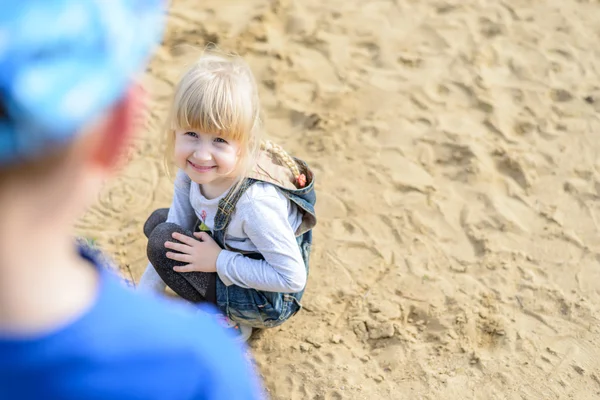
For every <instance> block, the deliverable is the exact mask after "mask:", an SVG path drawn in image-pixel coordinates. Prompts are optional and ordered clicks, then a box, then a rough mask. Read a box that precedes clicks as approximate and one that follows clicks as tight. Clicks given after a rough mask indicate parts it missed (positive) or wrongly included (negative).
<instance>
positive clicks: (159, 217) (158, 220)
mask: <svg viewBox="0 0 600 400" xmlns="http://www.w3.org/2000/svg"><path fill="white" fill-rule="evenodd" d="M168 215H169V209H168V208H159V209H157V210H154V212H153V213H152V214H150V216H149V217H148V219H147V220H146V223H145V224H144V235H146V237H147V238H149V237H150V234H151V233H152V231H153V230H154V228H156V227H157V226H158V225H159V224H162V223H163V222H167V217H168Z"/></svg>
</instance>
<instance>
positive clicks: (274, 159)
mask: <svg viewBox="0 0 600 400" xmlns="http://www.w3.org/2000/svg"><path fill="white" fill-rule="evenodd" d="M168 122H169V125H168V126H169V130H168V146H167V148H168V150H167V155H168V157H170V156H172V157H173V160H174V164H175V165H176V166H177V168H178V171H177V174H176V178H175V190H174V195H173V202H172V204H171V207H170V208H169V209H159V210H156V211H155V212H154V213H153V214H152V215H151V216H150V218H149V219H148V221H147V222H146V224H145V226H144V233H145V235H146V236H147V237H148V249H147V253H148V259H149V261H150V264H149V265H148V267H147V269H146V271H145V272H144V274H143V276H142V278H141V280H140V287H141V288H146V289H151V290H156V291H164V289H165V284H166V285H168V286H169V287H170V288H171V289H172V290H173V291H174V292H175V293H177V294H178V295H179V296H180V297H182V298H184V299H186V300H188V301H190V302H194V303H200V302H211V303H213V304H215V305H216V306H217V308H218V309H219V310H220V312H221V313H222V314H223V315H222V321H223V322H224V323H225V324H226V326H228V327H230V328H232V329H231V330H232V332H235V333H236V334H237V335H238V338H239V339H240V340H247V339H248V338H249V337H250V335H251V334H252V327H255V328H265V327H274V326H277V325H280V324H281V323H283V322H284V321H286V320H287V319H288V318H290V317H291V316H293V315H294V314H295V313H297V312H298V311H299V309H300V308H301V305H300V299H301V297H302V294H303V292H304V288H305V285H306V279H307V275H308V259H309V253H310V247H311V242H312V228H313V227H314V225H315V224H316V218H315V212H314V204H315V192H314V189H313V185H314V183H313V174H312V172H311V171H310V170H309V168H308V166H307V165H306V164H305V163H304V162H302V161H300V160H298V159H296V158H292V157H290V156H289V155H288V154H287V153H286V152H285V151H284V150H283V149H282V148H281V147H279V146H277V145H275V144H273V143H271V142H261V139H260V134H261V127H260V120H259V104H258V92H257V87H256V83H255V80H254V77H253V75H252V72H251V71H250V68H249V67H248V66H247V65H246V64H245V62H244V61H242V60H241V59H240V58H239V57H230V56H224V55H220V54H216V53H212V52H206V53H204V54H203V55H202V56H201V57H200V58H199V59H198V60H197V61H196V62H195V63H194V64H193V65H192V66H191V67H190V68H189V70H188V71H187V72H186V73H185V74H184V75H183V78H182V79H181V81H180V82H179V84H178V85H177V87H176V89H175V95H174V98H173V103H172V106H171V109H170V114H169V121H168Z"/></svg>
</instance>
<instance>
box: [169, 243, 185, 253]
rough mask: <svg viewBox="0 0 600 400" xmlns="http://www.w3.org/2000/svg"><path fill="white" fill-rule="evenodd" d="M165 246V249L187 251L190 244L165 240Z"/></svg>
mask: <svg viewBox="0 0 600 400" xmlns="http://www.w3.org/2000/svg"><path fill="white" fill-rule="evenodd" d="M165 247H166V248H167V249H172V250H176V251H178V252H180V253H186V254H187V253H189V250H190V246H188V245H186V244H181V243H174V242H165Z"/></svg>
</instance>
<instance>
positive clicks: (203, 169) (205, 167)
mask: <svg viewBox="0 0 600 400" xmlns="http://www.w3.org/2000/svg"><path fill="white" fill-rule="evenodd" d="M188 163H189V164H190V166H191V167H192V168H193V169H194V170H196V171H198V172H208V171H212V170H213V169H214V168H217V166H216V165H210V166H208V165H198V164H194V163H193V162H191V161H190V160H188Z"/></svg>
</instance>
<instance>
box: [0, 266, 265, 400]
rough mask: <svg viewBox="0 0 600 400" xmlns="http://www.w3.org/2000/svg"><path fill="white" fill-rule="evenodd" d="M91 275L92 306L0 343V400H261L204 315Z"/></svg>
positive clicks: (236, 353)
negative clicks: (96, 283) (94, 281)
mask: <svg viewBox="0 0 600 400" xmlns="http://www.w3.org/2000/svg"><path fill="white" fill-rule="evenodd" d="M91 261H92V262H94V260H91ZM98 269H99V270H100V288H99V292H98V297H97V301H96V303H95V304H94V305H93V307H92V308H91V309H90V310H89V311H88V312H86V313H85V314H84V315H82V316H81V317H79V318H78V319H77V320H75V321H73V322H72V323H70V324H68V325H66V326H64V327H62V328H60V329H58V330H56V331H55V332H53V333H49V334H47V335H44V336H42V337H37V338H27V339H25V338H7V337H0V399H177V400H179V399H206V400H237V399H240V400H254V399H259V398H261V394H260V393H261V392H260V388H259V385H258V380H257V379H256V377H255V375H254V373H253V372H251V369H250V366H249V363H248V361H247V360H244V358H243V354H242V349H241V348H240V346H239V345H237V344H235V343H233V342H232V341H231V340H230V338H229V337H228V336H227V335H226V334H225V333H224V332H223V331H222V329H221V328H220V327H219V326H218V325H217V323H216V322H215V321H214V320H213V319H212V318H211V317H209V316H205V315H202V314H203V313H199V314H197V313H193V312H190V310H188V308H187V307H184V306H182V305H180V304H175V303H174V302H170V301H167V300H163V299H158V298H153V297H149V296H147V295H143V294H141V293H134V292H133V291H132V290H130V289H128V288H126V287H125V286H124V285H123V284H122V283H121V282H119V281H118V280H117V279H116V278H115V277H113V276H112V274H111V273H110V272H108V271H106V270H103V269H102V268H98Z"/></svg>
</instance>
